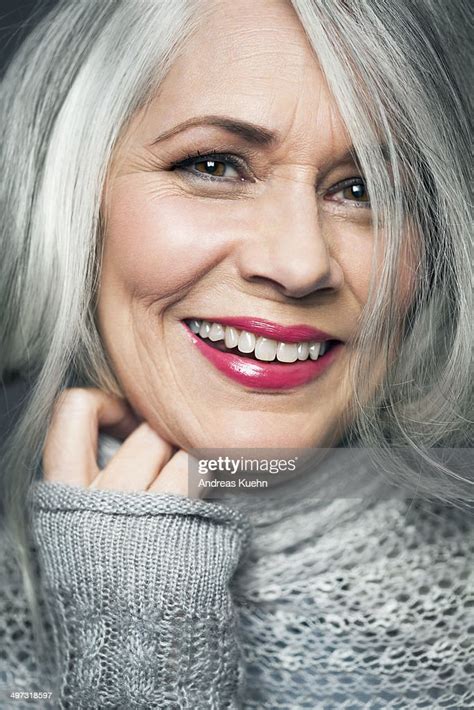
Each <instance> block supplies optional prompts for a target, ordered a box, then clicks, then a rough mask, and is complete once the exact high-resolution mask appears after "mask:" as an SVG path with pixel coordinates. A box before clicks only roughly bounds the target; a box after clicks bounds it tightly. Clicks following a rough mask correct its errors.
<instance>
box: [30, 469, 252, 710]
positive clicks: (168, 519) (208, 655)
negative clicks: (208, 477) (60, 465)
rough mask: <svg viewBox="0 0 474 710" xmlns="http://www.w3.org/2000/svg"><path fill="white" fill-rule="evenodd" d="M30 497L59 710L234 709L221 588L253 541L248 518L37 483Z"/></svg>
mask: <svg viewBox="0 0 474 710" xmlns="http://www.w3.org/2000/svg"><path fill="white" fill-rule="evenodd" d="M29 495H30V501H29V503H30V505H29V510H30V516H31V521H30V522H31V534H32V543H33V547H34V549H35V551H36V554H37V558H38V564H39V569H40V576H41V587H42V592H43V593H44V597H45V603H46V613H47V615H48V617H49V618H48V623H49V624H50V627H51V629H52V633H53V638H54V643H53V645H54V654H55V666H56V668H57V693H58V695H59V698H58V702H59V707H61V708H74V709H75V710H81V709H83V708H84V709H86V708H87V710H91V709H92V708H123V709H124V710H125V708H126V709H127V710H129V709H130V710H131V709H132V708H147V709H148V708H150V709H152V708H160V709H161V708H169V709H171V708H190V709H191V708H192V709H193V710H195V709H196V708H211V709H213V708H215V709H216V710H217V709H219V710H224V709H225V708H239V707H241V702H240V698H241V694H242V691H243V682H244V673H243V667H242V660H241V653H240V646H239V637H238V629H237V623H238V622H237V619H238V616H237V613H236V611H235V608H234V605H233V601H232V596H231V593H230V590H229V582H230V580H231V577H232V575H233V573H234V571H235V569H236V567H237V565H238V563H239V559H240V557H241V555H242V553H243V551H244V549H245V548H246V546H247V543H248V541H249V537H250V523H249V520H248V518H247V517H246V516H245V514H243V513H241V512H239V511H238V510H234V509H232V508H228V507H227V506H223V505H220V504H218V503H210V502H208V501H207V502H206V501H202V500H194V499H190V498H187V497H185V496H179V495H158V494H152V493H147V492H141V493H124V492H115V491H109V490H107V491H102V490H96V489H93V490H91V489H87V488H80V487H77V486H69V485H66V484H59V483H49V482H45V481H39V482H36V483H34V484H33V486H32V487H31V489H30V494H29Z"/></svg>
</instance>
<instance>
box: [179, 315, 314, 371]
mask: <svg viewBox="0 0 474 710" xmlns="http://www.w3.org/2000/svg"><path fill="white" fill-rule="evenodd" d="M187 323H188V325H189V327H190V329H191V330H192V331H193V333H197V334H198V335H200V337H201V338H209V340H212V341H217V340H223V341H224V343H225V345H226V347H228V348H235V347H237V348H238V350H240V352H241V353H245V354H249V353H253V352H255V357H256V358H257V360H265V361H266V362H270V361H271V360H274V359H275V357H276V359H277V360H279V361H280V362H296V360H307V359H308V358H311V360H317V359H318V357H320V356H321V355H324V353H325V352H326V349H327V342H322V343H320V342H317V341H311V342H308V341H304V342H301V343H285V342H282V341H278V340H271V339H270V338H264V337H263V336H256V335H255V334H254V333H250V332H249V331H248V330H237V328H233V327H232V326H223V325H222V324H221V323H212V322H210V321H207V320H197V319H193V320H189V321H187Z"/></svg>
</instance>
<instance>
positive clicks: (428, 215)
mask: <svg viewBox="0 0 474 710" xmlns="http://www.w3.org/2000/svg"><path fill="white" fill-rule="evenodd" d="M291 3H292V5H293V7H294V9H295V11H296V13H297V15H298V17H299V18H300V21H301V23H302V25H303V27H304V29H305V31H306V34H307V37H308V40H309V41H310V43H311V45H312V47H313V48H314V51H315V53H316V55H317V56H318V59H319V61H320V64H321V67H322V70H323V72H324V73H325V76H326V80H327V82H328V85H329V87H330V89H331V91H332V94H333V96H334V98H335V100H336V102H337V104H338V107H339V110H340V113H341V115H342V117H343V120H344V121H345V123H346V126H347V129H348V132H349V134H350V136H351V138H352V141H353V144H354V149H355V153H356V156H357V160H358V162H359V164H360V166H361V169H362V171H363V174H364V175H365V178H366V180H367V184H368V189H369V192H370V195H371V202H372V205H373V212H374V227H375V235H376V245H378V246H377V248H379V246H380V245H379V241H380V240H379V234H382V233H383V237H384V242H385V255H384V260H383V265H382V268H381V269H379V270H378V271H377V273H375V271H376V270H375V269H373V280H372V284H371V288H370V292H369V299H368V302H367V305H366V307H365V309H364V312H363V314H362V318H361V323H360V333H359V334H358V336H357V347H355V348H354V358H353V362H352V363H351V378H352V384H353V391H354V396H353V400H352V402H351V405H350V408H349V409H350V411H348V413H347V415H348V416H347V419H348V422H350V425H349V426H348V430H347V432H346V435H345V439H344V441H345V443H346V444H347V443H349V444H350V443H357V445H362V446H366V447H368V448H370V449H373V450H374V451H376V452H378V453H377V454H376V455H378V456H380V462H381V465H382V467H383V468H384V470H385V471H386V472H387V474H388V475H391V476H392V477H393V478H394V479H396V481H397V483H398V484H406V485H407V486H411V487H412V488H416V490H417V492H418V493H419V494H422V495H426V496H428V497H435V498H438V499H440V500H443V501H450V502H453V503H454V504H456V505H463V504H466V503H467V501H468V498H469V493H468V486H469V483H470V482H469V480H468V479H467V477H465V476H461V475H459V474H457V473H456V471H454V470H451V469H450V468H449V467H447V466H445V465H442V464H440V463H439V462H438V461H437V460H436V458H435V456H434V455H433V450H434V449H435V448H436V447H468V446H470V441H469V436H470V434H469V432H470V429H469V415H470V412H471V411H472V389H471V387H470V380H471V378H470V364H471V337H472V331H471V320H472V291H471V281H470V275H471V274H470V258H469V257H470V244H471V243H470V231H469V227H470V212H469V197H470V195H469V193H468V184H469V183H468V172H469V163H468V156H469V148H470V134H471V131H470V128H469V126H468V123H467V116H468V110H467V106H466V98H465V95H464V93H463V91H462V89H461V87H463V86H465V84H466V83H467V81H468V80H469V76H470V74H471V73H472V72H470V73H468V74H465V71H466V70H465V67H464V65H465V63H466V58H467V56H469V52H466V51H463V41H465V42H466V46H467V44H468V40H467V38H466V37H465V34H464V33H465V27H467V26H468V24H469V23H468V18H467V13H468V9H467V6H468V3H467V2H463V0H455V1H453V2H451V3H450V5H449V10H447V9H446V6H445V4H444V3H441V2H439V1H438V0H418V1H417V2H413V1H412V0H390V2H388V1H386V0H351V2H346V0H291ZM211 5H212V3H207V2H206V3H204V2H202V1H201V2H199V0H172V1H171V0H168V1H167V2H156V1H153V0H133V2H129V1H128V0H100V2H97V1H95V0H81V1H80V2H75V1H72V0H63V1H62V2H61V3H60V4H59V5H58V7H57V8H55V9H54V10H53V11H52V12H51V13H50V14H49V15H47V17H46V18H45V19H44V20H43V21H42V22H41V23H40V24H39V25H38V27H37V28H36V29H35V30H34V32H33V33H32V34H31V35H30V36H29V37H28V38H27V40H26V41H25V42H24V44H23V45H22V46H21V47H20V50H19V51H18V53H17V54H16V56H15V57H14V59H13V61H12V62H11V64H10V66H9V68H8V71H7V72H6V75H5V78H4V81H3V84H2V88H1V117H2V127H3V138H2V143H1V146H0V165H1V168H2V184H1V186H0V195H1V197H0V200H1V206H2V224H1V227H0V230H1V231H0V234H1V243H2V247H3V248H2V251H3V254H4V255H6V256H4V258H3V260H2V262H1V263H0V304H1V315H0V334H1V335H0V337H1V343H2V347H1V352H0V374H2V376H6V375H7V374H8V373H22V374H24V375H26V376H28V377H30V378H31V380H32V382H33V383H34V386H33V389H32V393H31V396H30V398H29V401H28V404H27V406H26V408H25V411H24V413H23V415H22V417H21V419H20V421H19V423H18V425H17V427H16V429H15V431H14V432H13V434H12V436H11V437H10V439H9V441H8V442H7V446H6V447H5V450H4V452H3V467H4V475H3V478H4V481H3V483H4V500H5V509H6V513H7V519H8V521H9V524H10V526H11V528H12V530H13V532H14V536H15V539H16V541H17V547H18V555H19V557H20V561H21V563H22V569H23V571H24V580H25V588H26V590H27V593H29V595H30V596H29V598H30V604H31V606H32V608H35V603H36V601H35V597H34V593H33V591H32V584H31V578H30V576H29V566H28V551H27V537H26V527H27V526H26V524H25V511H24V509H23V501H24V500H25V497H26V493H27V491H28V488H29V486H30V484H31V481H32V479H33V477H34V475H35V471H36V470H37V467H38V465H39V462H40V459H41V451H42V446H43V443H44V438H45V435H46V431H47V425H48V420H49V417H50V415H51V412H52V408H53V404H54V401H55V399H56V397H57V395H58V393H59V392H60V391H61V390H62V389H63V388H64V387H66V386H68V385H70V384H71V377H72V373H73V374H74V377H75V382H80V383H81V384H83V385H93V386H98V387H100V388H102V389H105V390H107V391H109V392H111V393H115V394H121V390H120V385H119V383H118V382H117V380H116V378H115V377H114V374H113V372H112V371H111V368H110V366H109V364H108V362H107V358H106V355H105V353H104V350H103V347H102V345H101V340H100V337H99V334H98V332H97V329H96V325H95V321H94V303H95V296H96V292H97V283H98V280H99V276H100V261H101V259H100V256H101V249H102V242H101V233H102V230H101V222H100V203H101V196H102V193H103V189H104V182H105V176H106V173H107V169H108V167H109V164H110V161H111V157H112V154H113V150H114V147H115V146H116V144H117V141H118V140H119V139H120V136H121V135H122V134H123V131H124V130H125V128H126V126H127V125H128V123H129V121H130V120H131V118H132V116H133V115H134V114H135V113H136V111H137V110H138V109H139V108H140V107H141V106H143V105H144V104H145V103H146V102H147V101H148V100H150V98H151V97H152V96H153V93H154V91H155V90H156V89H157V87H158V86H159V84H160V82H161V81H162V79H163V77H164V76H165V74H166V72H167V70H168V69H169V67H170V66H171V65H172V63H173V61H174V60H175V58H176V56H177V55H178V53H179V51H180V48H181V47H182V46H183V44H184V43H185V41H186V39H187V37H189V35H190V33H192V32H193V31H194V29H195V28H196V27H197V26H199V24H200V23H201V22H202V21H203V17H204V15H205V13H206V12H207V11H208V9H209V8H210V7H211ZM463 38H464V40H463ZM12 117H14V120H12ZM407 225H410V228H408V227H407ZM406 249H408V252H409V253H411V254H415V255H416V259H417V266H416V271H415V273H414V277H415V278H414V282H415V288H414V293H413V297H412V300H411V303H410V307H409V308H408V311H407V309H406V308H405V309H402V308H401V306H400V304H399V303H398V300H397V299H396V298H394V297H393V294H395V293H396V292H397V278H398V274H399V266H398V265H399V264H400V260H401V259H402V258H403V255H404V253H405V252H404V250H406ZM376 259H377V252H375V253H374V265H375V262H376ZM380 353H383V354H384V357H385V364H386V373H385V376H384V378H383V381H382V382H381V383H380V385H379V386H378V387H377V388H376V390H375V391H374V387H373V376H371V375H372V372H371V364H372V363H374V362H376V361H377V358H379V357H380ZM401 447H408V449H409V451H410V452H412V453H413V452H416V453H417V454H418V455H419V456H420V457H421V458H422V459H423V460H424V461H425V463H428V466H427V467H426V473H424V474H423V476H417V477H416V476H415V471H416V470H417V469H416V466H413V465H410V463H409V461H407V460H406V459H405V458H404V457H403V455H402V454H400V449H401ZM30 588H31V589H30Z"/></svg>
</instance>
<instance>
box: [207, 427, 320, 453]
mask: <svg viewBox="0 0 474 710" xmlns="http://www.w3.org/2000/svg"><path fill="white" fill-rule="evenodd" d="M317 442H318V437H317V435H313V436H312V437H311V436H304V435H302V433H301V432H297V431H291V430H288V429H287V430H286V431H274V430H270V429H269V430H262V429H260V431H256V430H255V429H250V428H249V429H247V430H245V429H242V428H240V429H239V430H238V431H236V430H235V428H234V429H232V428H229V430H228V431H220V432H214V433H212V434H209V436H205V437H200V439H199V441H197V442H193V448H222V449H227V448H243V449H245V448H249V449H255V448H268V449H279V448H281V449H286V448H289V449H293V448H311V447H315V446H318V443H317Z"/></svg>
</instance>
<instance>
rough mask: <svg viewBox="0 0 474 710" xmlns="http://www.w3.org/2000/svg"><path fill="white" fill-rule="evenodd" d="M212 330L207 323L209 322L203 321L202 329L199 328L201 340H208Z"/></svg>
mask: <svg viewBox="0 0 474 710" xmlns="http://www.w3.org/2000/svg"><path fill="white" fill-rule="evenodd" d="M210 330H211V324H210V323H208V322H207V320H203V322H202V323H201V327H200V328H199V335H200V336H201V338H207V337H208V335H209V331H210Z"/></svg>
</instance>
